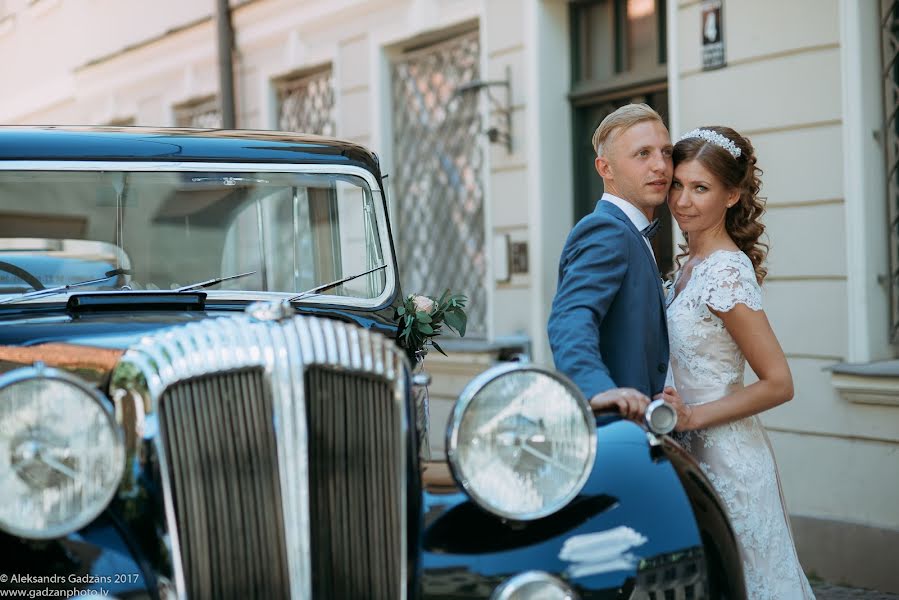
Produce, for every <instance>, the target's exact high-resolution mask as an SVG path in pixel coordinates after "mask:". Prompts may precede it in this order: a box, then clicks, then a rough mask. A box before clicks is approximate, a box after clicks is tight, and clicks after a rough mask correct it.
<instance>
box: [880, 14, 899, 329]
mask: <svg viewBox="0 0 899 600" xmlns="http://www.w3.org/2000/svg"><path fill="white" fill-rule="evenodd" d="M880 7H881V17H882V19H881V33H882V36H881V39H882V48H883V65H884V69H883V91H884V110H885V118H884V134H885V139H884V150H885V155H886V172H887V194H888V196H887V198H888V205H889V219H890V221H889V223H890V235H889V248H890V306H891V313H892V314H891V317H892V318H891V321H890V324H891V337H892V340H893V342H894V343H896V342H899V0H881V2H880Z"/></svg>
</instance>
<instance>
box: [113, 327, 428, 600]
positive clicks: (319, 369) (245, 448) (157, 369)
mask: <svg viewBox="0 0 899 600" xmlns="http://www.w3.org/2000/svg"><path fill="white" fill-rule="evenodd" d="M405 364H406V363H405V359H404V357H403V354H402V352H401V351H399V350H398V349H397V348H396V346H395V344H394V343H393V341H392V340H389V339H387V338H384V337H383V336H381V335H378V334H375V333H372V332H370V331H369V330H366V329H362V328H359V327H356V326H354V325H350V324H345V323H340V322H335V321H330V320H326V319H317V318H313V317H294V318H290V319H286V320H282V321H256V320H254V319H252V318H250V317H248V316H245V315H241V316H234V317H229V318H218V319H207V320H204V321H200V322H197V323H192V324H189V325H185V326H183V327H178V328H173V329H170V330H167V331H165V332H163V333H161V334H157V335H152V336H148V337H145V338H144V339H142V340H141V342H140V343H139V344H138V345H136V346H134V347H132V348H130V349H129V350H128V351H127V352H126V353H125V356H124V357H123V359H122V362H121V363H120V365H119V366H118V367H117V369H118V370H120V371H121V372H123V373H125V372H127V373H138V374H140V376H141V379H142V380H143V381H144V385H145V386H146V390H147V395H148V406H149V407H150V410H149V415H148V417H152V416H153V413H156V415H158V417H159V425H160V430H161V435H160V436H158V437H157V442H158V444H157V447H156V449H155V452H156V454H157V458H158V461H159V470H160V473H161V474H162V486H163V492H164V498H165V504H166V506H165V509H166V511H165V512H166V521H167V526H168V533H169V536H170V541H171V557H172V563H171V569H172V573H171V575H172V577H173V579H174V582H175V586H176V588H177V591H178V596H179V597H181V598H185V597H189V598H221V597H228V596H229V595H234V596H235V597H239V596H240V597H282V598H283V597H289V598H301V599H308V598H312V597H315V598H320V597H342V596H343V594H341V592H340V590H352V591H351V592H350V594H351V595H352V596H355V597H360V596H361V597H368V598H382V597H383V598H398V599H403V598H406V597H407V593H408V592H407V567H406V561H405V558H404V557H405V556H406V555H407V550H406V549H407V539H406V529H405V527H406V521H405V519H404V518H400V516H402V515H405V514H406V495H405V492H406V490H405V486H406V479H405V475H406V472H407V469H408V468H409V466H408V465H407V460H408V457H409V456H410V454H409V450H410V449H409V446H408V444H409V442H410V441H411V433H410V431H409V427H410V425H409V422H408V416H407V415H406V412H405V403H406V394H407V378H406V377H405V376H404V375H403V374H404V372H405V371H404V368H405ZM316 378H317V379H316ZM307 385H308V386H309V387H308V388H307ZM319 386H324V387H319ZM112 392H113V395H114V396H115V395H116V393H117V390H115V389H113V390H112ZM319 423H323V424H327V427H326V426H325V425H321V426H320V425H319ZM310 424H312V425H314V429H313V430H312V432H311V438H310V436H309V435H307V426H308V425H310ZM320 427H326V428H325V429H324V433H322V429H321V428H320ZM163 438H164V440H163ZM254 453H255V454H254ZM307 459H308V460H307ZM339 459H342V463H341V462H340V460H339ZM329 460H334V461H335V465H334V466H333V467H332V468H327V466H328V461H329ZM253 461H256V462H253ZM249 464H253V465H254V469H252V472H250V470H247V469H246V467H247V466H248V465H249ZM257 468H258V470H257ZM310 469H315V472H314V473H310ZM358 477H361V479H356V478H358ZM338 481H339V482H341V484H340V485H341V486H342V487H339V488H337V487H334V490H333V491H328V492H327V493H325V491H322V490H321V489H320V488H321V487H322V486H323V485H325V484H327V485H336V482H338ZM237 488H240V489H239V490H237ZM256 501H259V504H255V505H254V504H252V503H253V502H256ZM311 502H314V503H315V508H314V510H313V511H311V510H310V503H311ZM336 502H342V503H343V504H341V505H340V506H337V505H335V504H334V503H336ZM248 509H249V510H248ZM338 510H340V511H343V512H340V513H337V512H336V511H338ZM327 511H331V512H327ZM185 519H187V521H186V522H185ZM336 519H341V520H340V521H337V520H336ZM266 520H267V522H263V521H266ZM193 521H197V523H194V522H193ZM313 524H314V525H313ZM266 532H268V533H266ZM273 532H274V533H273ZM313 533H314V535H315V542H314V543H312V542H311V538H312V535H313ZM279 535H280V536H281V537H278V536H279ZM233 540H243V541H242V542H241V541H236V542H234V545H235V546H242V547H232V548H221V547H220V546H222V545H226V544H227V543H228V542H229V541H233ZM359 540H366V542H365V543H366V544H370V545H371V546H372V547H371V548H368V546H366V547H365V548H361V547H360V541H359ZM322 544H327V545H328V549H327V552H328V553H330V555H331V556H335V557H337V559H336V560H339V561H342V562H341V563H340V564H332V565H323V564H322V563H321V562H320V561H319V558H318V557H319V556H320V555H322V554H323V550H321V549H320V548H319V546H320V545H322ZM261 546H266V548H265V551H266V552H268V554H267V555H265V556H268V557H269V558H268V559H263V558H260V557H259V556H258V555H256V554H253V553H254V552H256V553H259V552H261V550H260V547H261ZM253 548H255V550H254V549H253ZM388 553H389V554H388ZM251 555H252V556H251ZM313 557H316V558H315V568H316V569H318V570H317V571H316V572H315V573H314V574H313V563H312V560H313ZM347 557H348V558H347ZM245 558H251V559H252V560H257V561H258V563H257V564H255V565H249V564H245V565H238V564H237V563H239V562H240V561H241V560H243V559H245ZM347 560H349V561H350V562H343V561H347ZM352 561H358V562H352ZM240 569H243V570H240ZM285 573H286V579H285ZM260 577H261V578H263V579H265V581H263V580H260V579H259V578H260ZM217 578H221V579H219V580H216V579H217ZM269 579H271V580H269ZM313 579H315V580H316V581H315V586H316V589H317V587H318V586H319V583H318V582H319V580H321V581H323V582H324V583H321V584H320V585H323V586H330V587H329V588H328V589H330V590H336V591H334V592H333V595H332V594H329V593H328V592H321V593H320V592H318V591H315V590H314V589H313ZM216 586H218V587H216ZM241 586H242V587H241ZM265 586H268V587H265ZM260 589H261V590H263V591H260V592H257V591H255V590H260ZM360 589H362V592H361V594H357V593H356V591H357V590H360ZM241 590H248V591H247V592H243V591H241ZM266 590H272V591H271V593H270V594H269V593H268V592H267V591H266Z"/></svg>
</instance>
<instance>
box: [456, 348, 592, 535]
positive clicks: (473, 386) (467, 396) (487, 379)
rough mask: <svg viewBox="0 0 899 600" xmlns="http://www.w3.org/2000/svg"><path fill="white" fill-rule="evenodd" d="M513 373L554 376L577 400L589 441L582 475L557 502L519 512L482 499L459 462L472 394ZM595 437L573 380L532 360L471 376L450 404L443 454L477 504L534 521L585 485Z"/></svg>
mask: <svg viewBox="0 0 899 600" xmlns="http://www.w3.org/2000/svg"><path fill="white" fill-rule="evenodd" d="M516 372H535V373H537V374H540V375H543V376H546V377H549V378H551V379H554V380H555V381H556V382H558V383H559V384H561V385H562V386H563V387H564V388H565V389H566V390H567V391H568V392H569V393H570V394H571V396H572V397H573V398H575V399H576V400H577V404H578V406H579V408H580V410H581V414H582V416H583V418H584V422H585V425H586V431H587V435H588V438H589V444H588V448H587V452H588V455H587V458H586V461H585V465H584V469H583V472H582V473H581V476H580V478H579V479H578V481H577V483H576V484H575V485H574V486H572V488H571V490H570V491H569V492H568V493H567V494H565V495H564V496H561V497H560V498H559V499H558V500H557V501H556V502H554V503H552V504H548V505H547V506H546V507H544V508H543V509H541V510H537V511H530V512H522V513H515V512H510V511H505V510H502V509H501V508H499V507H497V506H494V505H492V504H491V503H490V502H488V501H487V500H486V499H484V498H482V497H481V496H480V495H479V494H478V493H477V492H476V491H475V490H474V489H473V488H472V486H471V483H470V481H469V480H468V479H467V478H466V477H465V476H464V475H463V473H462V469H461V467H460V466H459V464H458V461H459V431H460V425H461V423H462V418H463V417H464V415H465V411H466V410H467V409H468V407H469V406H470V405H471V403H472V401H473V400H474V398H475V396H477V394H478V393H479V392H480V391H482V390H483V389H484V388H485V387H487V385H489V384H490V383H492V382H494V381H496V380H497V379H499V378H501V377H505V376H508V375H510V374H512V373H516ZM596 440H597V434H596V420H595V417H594V415H593V410H592V409H591V408H590V404H589V402H587V400H586V399H585V398H584V396H583V394H582V393H581V391H580V389H578V387H577V386H576V385H575V384H574V382H572V381H571V380H570V379H569V378H568V377H566V376H565V375H563V374H562V373H558V372H556V371H553V370H552V369H547V368H544V367H541V366H538V365H535V364H533V363H508V364H504V365H497V366H494V367H492V368H490V369H488V370H487V371H484V372H483V373H481V374H480V375H478V376H476V377H475V378H474V379H472V380H471V381H470V382H469V383H468V385H466V386H465V388H464V389H463V390H462V393H461V394H460V395H459V398H458V399H457V400H456V403H455V405H454V406H453V410H452V412H451V413H450V418H449V423H448V425H447V431H446V456H447V463H449V467H450V472H451V473H452V475H453V478H454V479H455V481H456V483H458V484H459V485H460V486H461V487H462V489H463V490H464V491H465V493H466V494H467V495H468V496H469V497H470V498H472V499H473V500H474V501H475V503H476V504H477V505H478V506H480V507H481V508H483V509H484V510H487V511H489V512H491V513H493V514H495V515H497V516H498V517H501V518H503V519H508V520H510V521H534V520H537V519H542V518H544V517H547V516H549V515H552V514H554V513H556V512H558V511H559V510H561V509H562V508H564V507H565V506H567V505H568V504H569V503H570V502H571V501H572V500H574V498H575V497H577V495H578V494H579V493H580V492H581V490H583V488H584V485H586V483H587V480H588V479H589V478H590V475H591V474H592V472H593V467H594V465H595V462H596Z"/></svg>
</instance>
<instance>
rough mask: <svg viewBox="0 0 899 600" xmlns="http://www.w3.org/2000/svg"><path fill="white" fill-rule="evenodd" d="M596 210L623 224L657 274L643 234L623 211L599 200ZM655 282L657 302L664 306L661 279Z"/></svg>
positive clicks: (657, 278) (657, 269) (653, 259)
mask: <svg viewBox="0 0 899 600" xmlns="http://www.w3.org/2000/svg"><path fill="white" fill-rule="evenodd" d="M596 210H597V211H599V212H602V213H606V214H608V215H611V216H613V217H615V218H616V219H618V220H619V221H622V222H624V223H625V224H626V225H627V227H628V229H629V230H630V232H631V233H632V234H633V235H635V236H637V241H638V245H639V246H640V247H641V248H643V253H644V254H645V255H646V259H647V260H648V261H649V262H650V264H651V265H652V272H653V273H658V272H659V266H658V265H657V264H656V259H655V257H654V256H653V255H652V250H650V249H649V246H648V245H647V244H646V241H645V239H644V237H643V234H642V233H640V230H639V229H637V226H636V225H634V223H633V222H632V221H631V220H630V219H629V218H627V215H626V214H624V211H623V210H621V209H620V208H618V207H617V206H615V205H614V204H612V203H611V202H604V201H602V200H600V201H599V202H597V203H596ZM655 280H656V290H657V291H658V293H659V301H660V302H661V303H662V306H665V291H664V290H663V289H662V278H661V276H658V277H656V278H655Z"/></svg>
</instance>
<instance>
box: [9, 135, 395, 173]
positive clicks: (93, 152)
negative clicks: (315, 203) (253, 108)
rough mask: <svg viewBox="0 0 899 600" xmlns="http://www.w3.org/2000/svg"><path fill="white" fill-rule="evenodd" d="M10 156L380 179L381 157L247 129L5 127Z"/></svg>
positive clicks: (310, 138) (334, 142)
mask: <svg viewBox="0 0 899 600" xmlns="http://www.w3.org/2000/svg"><path fill="white" fill-rule="evenodd" d="M9 160H16V161H35V160H63V161H64V160H72V161H75V160H77V161H141V162H143V161H163V162H167V161H175V162H222V161H226V162H258V163H284V164H304V163H311V164H322V163H326V164H340V165H350V166H357V167H361V168H363V169H366V170H368V171H371V172H372V173H374V174H375V176H376V177H380V169H379V165H378V158H377V156H376V155H375V154H374V153H373V152H371V151H370V150H368V149H367V148H365V147H363V146H360V145H358V144H355V143H353V142H348V141H345V140H338V139H334V138H328V137H322V136H316V135H310V134H303V133H288V132H283V131H254V130H244V129H236V130H226V129H187V128H160V127H155V128H154V127H99V126H97V127H94V126H56V125H54V126H25V125H6V126H0V161H9Z"/></svg>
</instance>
